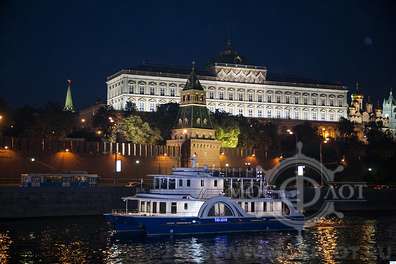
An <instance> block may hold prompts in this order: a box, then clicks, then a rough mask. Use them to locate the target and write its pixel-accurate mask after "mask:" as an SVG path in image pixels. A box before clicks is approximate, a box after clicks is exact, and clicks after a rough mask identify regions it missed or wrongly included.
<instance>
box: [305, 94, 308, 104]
mask: <svg viewBox="0 0 396 264" xmlns="http://www.w3.org/2000/svg"><path fill="white" fill-rule="evenodd" d="M304 104H305V105H306V104H308V97H306V96H304Z"/></svg>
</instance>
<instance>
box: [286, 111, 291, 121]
mask: <svg viewBox="0 0 396 264" xmlns="http://www.w3.org/2000/svg"><path fill="white" fill-rule="evenodd" d="M286 118H287V119H290V110H286Z"/></svg>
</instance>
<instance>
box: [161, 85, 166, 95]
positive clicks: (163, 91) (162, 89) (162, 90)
mask: <svg viewBox="0 0 396 264" xmlns="http://www.w3.org/2000/svg"><path fill="white" fill-rule="evenodd" d="M160 95H161V96H164V95H165V88H164V87H161V88H160Z"/></svg>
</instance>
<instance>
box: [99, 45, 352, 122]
mask: <svg viewBox="0 0 396 264" xmlns="http://www.w3.org/2000/svg"><path fill="white" fill-rule="evenodd" d="M197 75H198V77H199V79H200V81H201V84H202V87H203V89H204V91H205V93H206V98H207V106H208V108H209V110H210V111H215V110H220V111H225V112H228V113H231V114H232V115H243V116H246V117H257V118H268V119H280V120H311V121H320V122H337V121H338V120H339V119H340V117H345V118H346V117H347V109H348V103H347V92H348V91H347V89H346V88H345V86H342V85H336V84H321V83H318V82H309V81H296V80H291V79H285V78H283V79H276V78H272V77H269V76H270V75H269V74H268V71H267V68H266V67H262V66H254V65H249V64H247V63H246V61H245V59H244V58H243V57H241V56H240V55H239V54H238V53H237V52H236V51H235V50H234V49H233V48H232V46H231V43H230V42H228V43H227V45H226V47H225V49H224V51H223V52H221V53H220V54H219V55H218V56H217V57H216V58H215V59H214V60H212V62H211V63H210V65H209V66H208V68H207V69H206V70H201V71H197ZM187 78H188V71H186V70H185V69H176V68H172V67H161V66H158V65H141V66H138V67H135V68H133V69H124V70H120V71H119V72H117V73H115V74H114V75H112V76H110V77H108V78H107V82H106V83H107V104H108V105H111V106H113V108H114V109H117V110H122V109H125V106H126V104H127V103H128V102H132V103H134V104H135V105H136V107H137V109H138V110H139V111H155V110H156V107H157V106H158V105H159V104H165V103H171V102H173V103H179V102H180V94H181V91H182V89H183V87H184V85H185V81H186V79H187Z"/></svg>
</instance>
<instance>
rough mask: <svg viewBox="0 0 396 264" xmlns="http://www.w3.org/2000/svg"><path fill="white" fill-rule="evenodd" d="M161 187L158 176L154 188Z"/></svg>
mask: <svg viewBox="0 0 396 264" xmlns="http://www.w3.org/2000/svg"><path fill="white" fill-rule="evenodd" d="M159 188H160V180H159V179H158V178H155V181H154V189H159Z"/></svg>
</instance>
